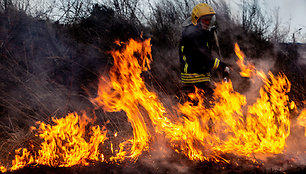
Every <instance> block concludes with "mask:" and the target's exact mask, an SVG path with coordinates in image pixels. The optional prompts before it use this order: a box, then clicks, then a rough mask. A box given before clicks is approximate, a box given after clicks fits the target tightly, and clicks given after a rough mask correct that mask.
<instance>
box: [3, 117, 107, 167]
mask: <svg viewBox="0 0 306 174" xmlns="http://www.w3.org/2000/svg"><path fill="white" fill-rule="evenodd" d="M52 120H53V122H54V123H55V125H54V126H51V125H46V124H45V123H41V122H38V124H40V126H39V128H38V129H37V131H38V132H39V137H40V138H42V139H43V140H44V141H43V142H42V143H41V146H40V150H39V151H38V154H36V153H35V154H31V152H30V151H28V150H27V149H26V148H23V149H22V155H21V156H20V155H19V154H20V151H21V149H17V150H16V151H15V153H16V155H15V159H14V160H13V161H12V167H11V168H10V171H14V170H17V169H20V168H23V167H24V166H26V165H29V164H40V165H48V166H54V167H70V166H74V165H85V166H86V165H89V164H90V163H89V161H104V157H103V154H101V153H100V152H99V150H98V147H99V145H100V144H103V142H104V141H105V140H106V139H107V138H106V130H105V128H104V127H103V128H102V129H101V128H100V127H99V126H93V127H91V129H90V130H89V132H90V133H89V134H88V135H89V141H86V140H85V136H88V135H85V133H86V132H87V131H86V126H88V123H89V121H90V120H89V118H88V117H87V116H86V115H85V114H83V116H81V117H80V116H78V114H77V113H70V114H68V115H67V116H66V117H65V118H60V119H55V118H53V119H52ZM32 129H33V130H36V128H34V127H33V128H32ZM1 171H6V168H5V167H1Z"/></svg>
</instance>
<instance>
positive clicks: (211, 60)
mask: <svg viewBox="0 0 306 174" xmlns="http://www.w3.org/2000/svg"><path fill="white" fill-rule="evenodd" d="M215 22H216V12H215V11H214V10H213V8H212V7H211V6H209V5H208V4H206V3H200V4H198V5H196V6H195V7H194V8H193V10H192V13H191V23H190V24H188V23H187V24H186V22H185V23H184V24H183V27H184V28H183V32H182V38H181V41H180V48H179V49H180V50H179V51H180V66H181V68H180V69H181V81H182V83H183V89H182V91H183V93H186V90H187V93H190V92H194V89H195V88H194V86H196V87H197V88H201V89H203V90H204V92H205V93H206V94H212V93H213V83H212V75H213V74H215V72H216V71H220V72H222V73H223V75H224V76H226V75H227V74H228V73H229V68H228V67H227V66H226V65H225V64H224V63H223V62H221V61H220V60H221V53H220V49H219V43H218V39H217V34H216V27H215ZM213 50H216V55H215V56H214V55H213Z"/></svg>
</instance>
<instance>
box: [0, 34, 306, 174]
mask: <svg viewBox="0 0 306 174" xmlns="http://www.w3.org/2000/svg"><path fill="white" fill-rule="evenodd" d="M117 44H118V45H119V46H120V47H121V50H115V51H111V52H110V53H111V55H112V56H113V58H114V64H113V67H112V68H111V69H110V72H109V75H108V76H102V77H101V78H100V82H99V86H98V92H97V96H96V97H94V98H92V99H91V102H92V103H93V104H95V106H96V108H95V109H96V110H99V109H101V108H102V109H103V111H104V112H108V113H112V112H113V113H116V112H117V113H119V112H122V111H124V113H125V114H126V117H127V120H128V122H129V123H130V125H131V127H132V131H133V136H132V137H126V138H122V137H121V136H118V133H117V132H115V131H114V130H107V129H106V127H107V126H106V127H102V128H101V127H100V126H99V125H96V122H95V121H96V120H95V119H91V118H89V117H87V116H86V113H83V115H82V116H79V115H78V114H76V113H70V114H68V115H67V116H66V117H63V118H60V119H53V120H52V121H53V123H52V124H46V123H44V122H38V123H37V124H38V128H32V131H33V132H34V133H35V135H36V136H38V137H39V139H40V140H41V141H42V142H41V143H39V144H36V148H34V147H35V145H32V146H31V145H30V146H31V147H33V148H32V149H30V148H22V149H18V150H17V151H16V155H15V159H14V160H13V161H12V163H11V164H7V165H6V166H3V167H1V171H2V172H5V171H6V170H9V171H15V170H18V169H21V168H23V167H25V166H32V167H30V168H33V167H34V168H35V165H41V166H50V167H54V168H53V169H54V170H57V168H60V167H71V166H88V165H94V164H96V163H101V162H102V164H103V165H102V164H100V165H102V166H105V165H116V164H118V165H120V166H117V169H118V170H119V171H120V170H121V169H122V167H121V166H122V165H124V164H128V165H131V166H132V168H133V169H136V170H138V167H139V166H140V167H139V168H141V169H143V168H146V167H144V166H145V165H144V164H148V161H149V163H154V162H157V163H158V162H159V163H160V164H159V165H154V164H152V166H153V167H152V168H153V169H154V170H153V171H156V172H157V173H158V172H160V173H163V172H167V171H169V170H170V169H169V167H164V168H162V169H161V170H160V171H159V169H157V168H158V166H160V165H161V164H164V159H167V160H166V161H167V162H169V161H171V158H172V157H173V159H175V160H177V159H180V160H182V161H186V163H191V164H192V165H197V163H198V164H201V165H203V166H205V167H204V168H205V169H208V170H212V171H213V172H220V171H224V170H233V171H234V172H235V171H239V170H247V169H248V167H250V166H251V170H254V169H256V168H257V169H256V170H258V171H262V172H264V171H265V169H264V166H265V164H264V163H263V162H262V160H259V159H257V158H256V156H258V155H261V154H264V155H267V156H275V155H279V154H283V153H284V152H285V149H286V140H287V138H288V137H289V136H290V130H291V125H290V124H291V123H290V111H291V109H294V108H295V104H294V102H293V101H290V100H289V97H288V95H287V93H288V92H290V87H291V84H290V82H289V80H288V79H287V78H286V76H285V75H284V74H279V75H277V76H275V75H273V74H272V73H269V76H267V75H266V74H265V73H263V72H262V71H260V70H257V69H256V68H255V67H254V66H252V65H251V64H247V65H244V55H243V53H242V52H241V51H240V49H239V47H238V45H236V53H237V56H238V57H239V61H238V64H239V66H240V67H241V68H242V72H243V73H242V74H241V75H243V76H252V78H259V79H261V80H262V81H263V82H264V86H263V87H262V88H261V89H260V91H259V93H260V98H258V99H257V101H256V102H255V103H254V104H252V105H250V104H248V103H247V102H246V96H244V95H242V94H240V93H238V92H236V91H234V89H233V86H232V83H231V82H228V83H225V82H222V83H218V84H216V88H215V90H214V94H213V102H211V103H209V104H208V106H207V104H205V102H206V96H205V91H203V90H201V89H196V92H195V93H192V94H189V98H190V101H187V102H185V103H183V104H179V103H175V102H174V103H173V105H172V106H170V107H171V108H167V107H166V106H165V105H164V104H163V103H162V102H161V100H160V99H159V97H158V96H157V94H156V93H154V92H153V91H149V90H148V88H147V86H146V83H145V82H144V80H143V78H142V77H141V74H142V73H143V72H144V71H147V70H149V69H150V63H151V61H152V56H151V45H150V39H148V40H144V41H135V40H132V39H131V40H129V42H127V43H120V42H118V43H117ZM169 110H175V112H169ZM303 113H304V112H303ZM303 113H302V114H301V116H300V117H299V119H298V120H297V121H298V122H299V124H300V125H302V126H303V125H304V124H303V121H301V120H304V118H303ZM304 126H305V125H304ZM108 131H109V132H108ZM110 135H112V136H111V138H110ZM119 135H121V134H120V132H119ZM303 138H304V139H303V141H304V140H305V137H303ZM118 139H120V141H118ZM123 139H125V140H123ZM115 142H117V143H115ZM154 144H155V145H156V144H157V146H153V145H154ZM169 151H170V153H169V156H170V157H169V156H168V157H166V156H164V157H162V156H161V157H154V158H153V157H152V155H153V154H154V153H157V154H159V153H160V154H168V153H167V152H169ZM304 153H305V152H304ZM173 154H174V155H173ZM304 155H305V154H304ZM153 156H154V155H153ZM180 156H183V157H180ZM163 158H164V159H163ZM148 159H149V160H148ZM284 160H285V159H284ZM144 161H147V163H145V162H144ZM131 162H132V163H131ZM133 163H134V164H133ZM167 164H168V165H165V166H169V165H171V163H170V164H169V163H167ZM173 164H178V163H173ZM98 165H99V164H98ZM161 166H163V165H161ZM203 166H201V167H203ZM215 166H218V167H217V168H216V167H215ZM243 166H246V168H243ZM201 167H200V168H201ZM43 168H44V167H43ZM81 168H82V167H81ZM170 168H171V167H170ZM187 168H188V167H187ZM180 169H181V172H183V173H184V171H185V172H186V170H184V169H182V168H180ZM201 169H203V168H201ZM24 170H27V169H24ZM36 170H38V169H36ZM63 170H66V169H63ZM193 170H195V171H193ZM256 170H255V171H256ZM175 171H179V169H178V168H177V169H175ZM192 171H193V172H197V170H196V169H192ZM170 172H172V173H175V172H174V171H172V170H170Z"/></svg>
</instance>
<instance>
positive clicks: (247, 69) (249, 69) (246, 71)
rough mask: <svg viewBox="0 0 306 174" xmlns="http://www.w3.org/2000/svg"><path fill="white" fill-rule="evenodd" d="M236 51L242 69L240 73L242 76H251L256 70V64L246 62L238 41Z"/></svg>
mask: <svg viewBox="0 0 306 174" xmlns="http://www.w3.org/2000/svg"><path fill="white" fill-rule="evenodd" d="M235 53H236V55H237V57H238V58H239V59H238V61H237V64H238V66H239V68H240V69H241V72H240V75H241V76H242V77H251V76H252V73H254V71H255V66H254V65H252V64H250V63H249V62H247V64H246V65H245V64H244V58H245V54H244V53H243V52H242V51H241V50H240V48H239V46H238V44H237V43H235Z"/></svg>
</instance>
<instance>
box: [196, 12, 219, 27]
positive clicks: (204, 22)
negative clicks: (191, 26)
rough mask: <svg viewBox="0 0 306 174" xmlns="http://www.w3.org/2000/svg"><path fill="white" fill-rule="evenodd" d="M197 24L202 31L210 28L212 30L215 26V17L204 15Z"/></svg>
mask: <svg viewBox="0 0 306 174" xmlns="http://www.w3.org/2000/svg"><path fill="white" fill-rule="evenodd" d="M198 23H200V25H201V27H202V28H203V29H204V30H210V29H211V28H213V27H214V26H215V23H216V15H205V16H202V17H201V18H200V19H199V22H198Z"/></svg>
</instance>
